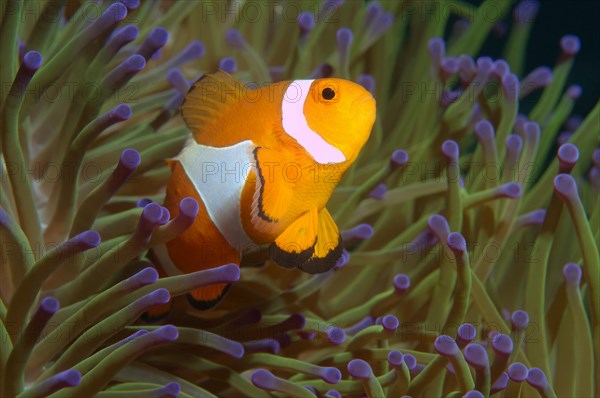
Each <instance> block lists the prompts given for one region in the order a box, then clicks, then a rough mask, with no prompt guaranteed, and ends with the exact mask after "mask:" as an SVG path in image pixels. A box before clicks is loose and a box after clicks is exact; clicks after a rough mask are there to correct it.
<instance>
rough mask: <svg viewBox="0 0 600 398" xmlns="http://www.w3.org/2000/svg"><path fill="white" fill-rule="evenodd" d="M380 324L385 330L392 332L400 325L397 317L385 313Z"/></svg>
mask: <svg viewBox="0 0 600 398" xmlns="http://www.w3.org/2000/svg"><path fill="white" fill-rule="evenodd" d="M381 325H383V328H384V329H385V331H386V332H391V333H393V332H395V331H396V329H398V326H400V321H398V318H396V317H395V316H394V315H386V316H384V317H383V319H382V320H381Z"/></svg>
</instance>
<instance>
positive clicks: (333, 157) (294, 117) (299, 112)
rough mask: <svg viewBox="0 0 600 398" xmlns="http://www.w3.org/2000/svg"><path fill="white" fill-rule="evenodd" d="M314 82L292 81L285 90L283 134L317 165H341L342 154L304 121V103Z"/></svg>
mask: <svg viewBox="0 0 600 398" xmlns="http://www.w3.org/2000/svg"><path fill="white" fill-rule="evenodd" d="M313 81H314V80H294V81H293V82H291V83H290V85H289V86H288V87H287V89H286V90H285V94H284V96H283V101H282V103H281V119H282V125H283V129H284V130H285V132H286V133H287V134H288V135H289V136H290V137H292V138H294V139H295V140H296V141H298V143H299V144H300V145H301V146H302V147H303V148H304V149H306V151H307V152H308V153H309V155H310V156H312V157H313V159H314V160H315V161H316V162H317V163H321V164H328V163H341V162H344V161H345V160H346V157H345V156H344V153H343V152H342V151H340V150H339V149H338V148H336V147H334V146H333V145H331V144H329V143H328V142H327V141H325V140H324V139H323V137H321V136H320V135H319V134H318V133H316V132H315V131H313V130H312V129H311V128H310V127H309V125H308V122H307V121H306V115H305V114H304V103H305V101H306V99H307V98H308V95H309V93H310V86H311V85H312V83H313Z"/></svg>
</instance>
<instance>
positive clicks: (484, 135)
mask: <svg viewBox="0 0 600 398" xmlns="http://www.w3.org/2000/svg"><path fill="white" fill-rule="evenodd" d="M475 134H477V138H479V140H480V141H489V140H493V139H494V126H492V123H490V122H489V121H487V120H482V121H480V122H479V123H477V124H476V125H475Z"/></svg>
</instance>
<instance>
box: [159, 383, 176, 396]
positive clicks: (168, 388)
mask: <svg viewBox="0 0 600 398" xmlns="http://www.w3.org/2000/svg"><path fill="white" fill-rule="evenodd" d="M160 390H161V392H162V393H163V394H164V396H169V397H176V396H178V395H179V392H180V391H181V386H180V385H179V383H177V382H172V383H169V384H165V385H164V386H163V387H162V388H161V389H160Z"/></svg>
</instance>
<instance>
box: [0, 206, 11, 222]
mask: <svg viewBox="0 0 600 398" xmlns="http://www.w3.org/2000/svg"><path fill="white" fill-rule="evenodd" d="M11 223H12V221H11V220H10V217H9V216H8V214H7V213H6V212H5V211H4V209H3V208H2V206H0V225H3V226H5V227H8V226H9V225H10V224H11Z"/></svg>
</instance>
